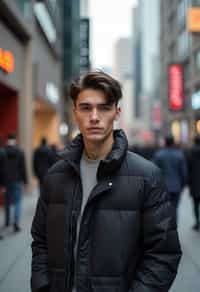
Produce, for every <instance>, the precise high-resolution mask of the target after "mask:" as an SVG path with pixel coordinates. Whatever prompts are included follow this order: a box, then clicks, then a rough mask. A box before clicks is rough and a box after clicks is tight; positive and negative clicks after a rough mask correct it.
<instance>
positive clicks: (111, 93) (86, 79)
mask: <svg viewBox="0 0 200 292" xmlns="http://www.w3.org/2000/svg"><path fill="white" fill-rule="evenodd" d="M89 88H90V89H95V90H100V91H102V92H103V93H104V94H105V96H106V99H107V102H108V104H113V103H115V104H117V103H118V101H119V99H120V98H121V97H122V89H121V85H120V83H119V82H118V81H117V80H116V79H114V78H113V77H111V76H110V75H108V74H106V73H104V72H103V71H100V70H98V71H92V72H89V73H87V74H85V75H83V76H80V77H79V78H78V79H76V80H74V81H73V82H72V83H71V86H70V89H69V95H70V97H71V99H72V100H73V102H74V103H75V102H76V99H77V97H78V95H79V93H80V92H81V91H83V90H84V89H89Z"/></svg>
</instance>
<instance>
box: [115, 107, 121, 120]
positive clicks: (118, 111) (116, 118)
mask: <svg viewBox="0 0 200 292" xmlns="http://www.w3.org/2000/svg"><path fill="white" fill-rule="evenodd" d="M120 114H121V107H120V106H118V107H117V110H116V116H115V121H118V120H119V118H120Z"/></svg>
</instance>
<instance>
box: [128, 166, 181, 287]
mask: <svg viewBox="0 0 200 292" xmlns="http://www.w3.org/2000/svg"><path fill="white" fill-rule="evenodd" d="M145 195H146V197H145V198H144V204H143V211H142V224H143V228H142V229H143V232H142V249H141V250H142V253H141V257H140V261H139V264H138V267H137V269H136V275H135V276H134V281H133V283H132V287H131V289H130V292H167V291H169V288H170V286H171V284H172V283H173V280H174V278H175V276H176V273H177V269H178V264H179V261H180V258H181V248H180V243H179V239H178V233H177V227H176V220H175V216H174V212H173V211H172V207H171V204H170V202H169V200H168V195H167V193H166V191H165V186H164V183H163V181H162V178H161V175H160V171H159V170H158V168H156V169H154V171H153V175H152V179H150V180H148V182H147V183H146V191H145Z"/></svg>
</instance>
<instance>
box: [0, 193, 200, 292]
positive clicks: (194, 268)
mask: <svg viewBox="0 0 200 292" xmlns="http://www.w3.org/2000/svg"><path fill="white" fill-rule="evenodd" d="M36 200H37V193H36V192H35V193H33V194H32V195H29V196H26V197H25V198H24V202H23V220H22V228H23V230H22V232H20V233H17V234H14V233H13V232H12V230H3V229H1V234H3V236H4V239H3V240H1V241H0V259H1V265H0V291H1V292H16V291H20V292H29V291H30V265H31V250H30V243H31V237H30V223H31V220H32V216H33V213H34V208H35V204H36ZM191 208H192V205H191V201H190V198H189V196H188V191H187V189H186V190H185V191H184V194H183V196H182V200H181V206H180V213H179V215H180V221H179V222H180V223H179V233H180V238H181V243H182V249H183V257H182V261H181V265H180V268H179V273H178V276H177V278H176V281H175V282H174V285H173V287H172V288H171V290H170V292H189V291H190V292H199V291H200V280H199V278H200V252H199V246H200V232H194V231H192V229H191V226H192V224H193V220H192V209H191ZM0 224H1V226H2V224H3V212H2V210H1V211H0Z"/></svg>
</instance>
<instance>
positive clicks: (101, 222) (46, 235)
mask: <svg viewBox="0 0 200 292" xmlns="http://www.w3.org/2000/svg"><path fill="white" fill-rule="evenodd" d="M70 96H71V98H72V100H73V113H74V117H75V119H76V122H77V124H78V126H79V129H80V132H81V134H80V135H78V136H77V137H76V138H75V139H74V140H73V141H72V143H71V144H70V145H69V146H68V147H67V149H66V151H65V152H64V153H63V154H62V159H61V160H60V161H59V162H57V163H56V164H55V165H54V166H53V167H52V168H51V169H50V171H49V172H48V174H47V176H46V178H45V181H44V184H43V190H42V194H41V196H40V198H39V201H38V205H37V209H36V214H35V216H34V219H33V224H32V237H33V242H32V279H31V284H32V291H34V292H38V291H50V292H57V291H59V292H71V291H76V292H84V291H85V292H90V291H91V292H92V291H94V292H116V291H120V292H128V291H131V292H166V291H168V290H169V287H170V286H171V284H172V282H173V280H174V278H175V276H176V272H177V267H178V263H179V260H180V257H181V251H180V245H179V240H178V235H177V231H176V222H175V218H174V217H173V216H172V211H171V206H170V203H169V200H168V196H167V194H166V191H165V187H164V185H163V182H162V179H161V176H160V172H159V170H158V168H157V167H156V166H154V165H153V164H152V163H151V162H148V161H147V160H145V159H143V158H142V157H140V156H138V155H136V154H134V153H130V152H128V151H127V144H128V143H127V139H126V136H125V134H124V132H123V131H122V130H114V129H113V123H114V121H115V120H116V119H118V117H119V114H120V108H119V106H118V101H119V99H120V98H121V96H122V93H121V87H120V85H119V83H118V82H117V81H116V80H115V79H113V78H112V77H111V76H109V75H107V74H105V73H103V72H99V71H98V72H91V73H88V74H86V75H85V76H83V77H81V78H80V79H79V80H77V81H75V82H74V83H72V85H71V89H70Z"/></svg>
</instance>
